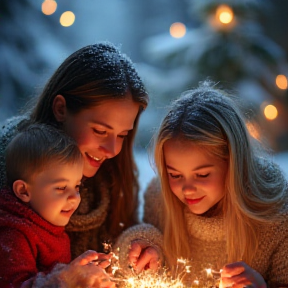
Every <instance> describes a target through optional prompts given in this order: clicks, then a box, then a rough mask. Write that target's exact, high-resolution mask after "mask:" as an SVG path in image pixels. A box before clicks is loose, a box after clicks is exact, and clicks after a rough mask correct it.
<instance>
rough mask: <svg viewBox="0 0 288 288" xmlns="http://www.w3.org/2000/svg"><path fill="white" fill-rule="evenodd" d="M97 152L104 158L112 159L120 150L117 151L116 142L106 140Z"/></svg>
mask: <svg viewBox="0 0 288 288" xmlns="http://www.w3.org/2000/svg"><path fill="white" fill-rule="evenodd" d="M99 150H100V151H101V152H102V153H103V154H104V156H105V157H106V158H113V157H115V156H116V155H117V154H118V153H119V152H120V150H119V149H117V143H116V140H115V139H112V138H108V139H107V141H105V143H101V145H100V146H99ZM118 150H119V151H118Z"/></svg>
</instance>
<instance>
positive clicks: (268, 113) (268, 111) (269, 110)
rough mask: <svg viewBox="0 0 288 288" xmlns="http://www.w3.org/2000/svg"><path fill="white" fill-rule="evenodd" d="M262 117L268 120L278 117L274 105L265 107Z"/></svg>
mask: <svg viewBox="0 0 288 288" xmlns="http://www.w3.org/2000/svg"><path fill="white" fill-rule="evenodd" d="M264 115H265V117H266V118H267V119H268V120H274V119H276V118H277V116H278V110H277V108H276V107H275V106H274V105H271V104H270V105H267V106H266V107H265V108H264Z"/></svg>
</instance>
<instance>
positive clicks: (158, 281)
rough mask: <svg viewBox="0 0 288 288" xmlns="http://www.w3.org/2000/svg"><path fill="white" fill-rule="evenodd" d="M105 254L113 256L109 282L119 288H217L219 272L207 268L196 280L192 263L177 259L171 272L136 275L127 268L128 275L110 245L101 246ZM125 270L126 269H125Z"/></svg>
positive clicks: (164, 269)
mask: <svg viewBox="0 0 288 288" xmlns="http://www.w3.org/2000/svg"><path fill="white" fill-rule="evenodd" d="M103 245H104V247H105V250H106V251H107V252H109V251H110V253H112V254H113V257H112V259H111V265H110V273H111V280H112V281H114V282H116V283H117V286H118V287H120V288H219V283H220V278H221V270H220V271H215V270H213V269H211V268H207V269H205V270H204V271H202V274H201V275H199V277H197V278H196V279H195V278H194V279H193V278H192V277H193V276H192V275H191V274H193V273H191V272H193V265H192V263H193V261H190V260H188V259H183V258H180V259H177V265H176V267H175V269H174V271H175V272H173V273H172V272H171V270H170V269H168V268H167V267H161V268H159V270H158V271H157V272H152V271H151V270H144V271H143V272H141V273H139V274H137V273H136V272H135V271H134V269H133V267H132V266H129V269H128V270H129V275H127V272H125V271H124V270H125V269H123V268H121V267H120V265H119V259H118V256H117V255H116V254H115V253H113V252H111V251H112V247H111V245H110V244H103ZM126 270H127V269H126Z"/></svg>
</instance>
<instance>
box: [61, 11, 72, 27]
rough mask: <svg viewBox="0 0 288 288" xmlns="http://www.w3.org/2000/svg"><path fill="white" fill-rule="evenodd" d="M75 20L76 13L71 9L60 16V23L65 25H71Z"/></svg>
mask: <svg viewBox="0 0 288 288" xmlns="http://www.w3.org/2000/svg"><path fill="white" fill-rule="evenodd" d="M74 21H75V15H74V13H73V12H71V11H66V12H64V13H63V14H62V15H61V17H60V24H61V25H62V26H64V27H69V26H71V25H73V23H74Z"/></svg>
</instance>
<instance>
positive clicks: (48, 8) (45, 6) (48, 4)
mask: <svg viewBox="0 0 288 288" xmlns="http://www.w3.org/2000/svg"><path fill="white" fill-rule="evenodd" d="M41 8H42V13H43V14H45V15H51V14H53V13H54V12H55V11H56V9H57V2H56V1H55V0H45V1H44V2H43V3H42V7H41Z"/></svg>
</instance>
